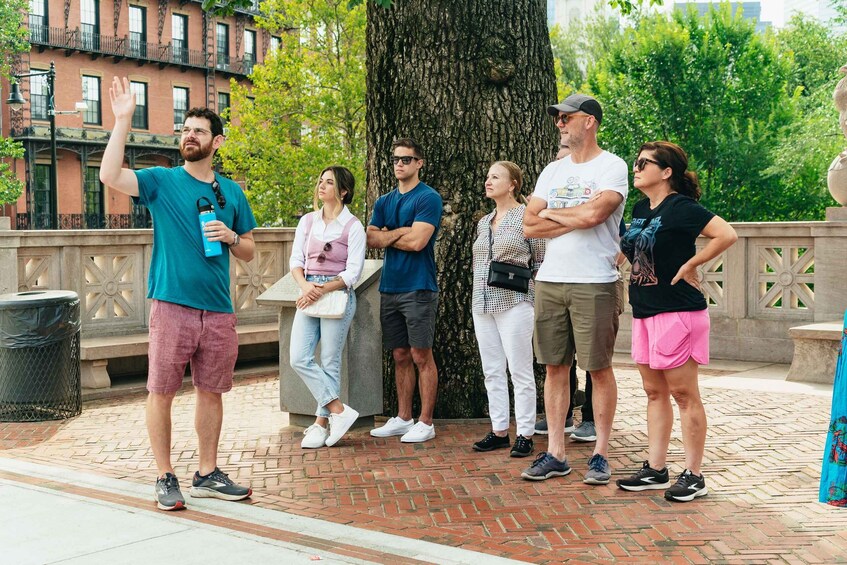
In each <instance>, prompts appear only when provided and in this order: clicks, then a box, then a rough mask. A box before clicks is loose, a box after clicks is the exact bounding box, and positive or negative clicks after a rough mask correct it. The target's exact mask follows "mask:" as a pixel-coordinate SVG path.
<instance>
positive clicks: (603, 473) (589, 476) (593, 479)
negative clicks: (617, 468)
mask: <svg viewBox="0 0 847 565" xmlns="http://www.w3.org/2000/svg"><path fill="white" fill-rule="evenodd" d="M611 478H612V468H611V467H609V462H608V461H606V458H605V457H603V456H602V455H600V454H599V453H595V454H594V455H592V456H591V459H589V460H588V472H587V473H585V478H584V479H582V482H584V483H585V484H587V485H607V484H609V479H611Z"/></svg>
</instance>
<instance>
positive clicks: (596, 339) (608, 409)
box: [521, 94, 628, 484]
mask: <svg viewBox="0 0 847 565" xmlns="http://www.w3.org/2000/svg"><path fill="white" fill-rule="evenodd" d="M547 112H548V113H549V114H550V115H551V116H553V118H554V119H555V121H556V125H557V126H558V128H559V133H560V134H561V139H562V143H564V144H566V145H568V147H569V148H570V150H571V154H570V155H568V156H567V157H564V158H563V159H561V160H558V161H554V162H552V163H550V164H549V165H547V167H546V168H545V169H544V171H542V173H541V176H540V177H539V178H538V182H537V183H536V187H535V192H534V193H533V196H532V200H531V201H530V203H529V206H528V207H527V210H526V214H525V217H524V233H525V235H526V237H544V238H548V239H549V241H548V243H547V255H546V256H545V258H544V263H543V264H542V265H541V269H540V270H539V271H538V275H537V276H536V286H535V338H534V339H535V343H534V345H535V355H536V358H537V359H538V362H539V363H542V364H545V365H546V366H547V377H546V380H545V385H544V405H545V407H546V413H547V414H546V415H547V426H548V429H549V443H548V451H547V452H544V453H541V454H540V455H539V456H538V458H537V459H536V460H535V461H534V462H533V464H532V465H531V466H530V467H529V468H528V469H526V470H525V471H524V472H523V473H522V474H521V476H522V477H523V478H525V479H528V480H544V479H549V478H551V477H556V476H564V475H567V474H568V473H570V472H571V468H570V465H568V461H567V458H566V454H565V434H564V429H565V416H566V414H567V411H568V405H569V403H570V395H569V382H568V381H569V372H570V367H571V363H572V362H573V358H574V354H576V359H577V364H578V365H579V366H580V368H582V369H583V370H585V371H590V372H591V377H592V385H593V393H594V398H593V407H594V420H595V424H596V437H597V440H596V444H595V448H594V453H593V455H592V457H591V458H590V459H589V461H588V471H587V472H586V474H585V478H584V480H583V482H585V483H587V484H607V483H608V482H609V479H610V478H611V467H610V466H609V462H608V448H609V435H610V433H611V430H612V420H613V418H614V414H615V408H616V405H617V385H616V383H615V375H614V373H613V371H612V354H613V352H614V346H615V338H616V336H617V332H618V314H619V310H618V302H617V292H616V288H615V285H616V281H617V280H618V272H617V269H616V268H615V258H616V256H617V254H618V251H619V245H620V235H619V225H620V221H621V217H622V215H623V208H624V202H625V201H626V195H627V187H628V170H627V166H626V163H624V161H623V160H622V159H620V158H619V157H616V156H615V155H613V154H611V153H609V152H608V151H604V150H603V149H601V148H600V146H599V145H598V144H597V129H598V127H599V126H600V122H601V121H602V120H603V110H602V108H601V107H600V104H599V102H597V100H595V99H594V98H592V97H590V96H586V95H584V94H572V95H571V96H568V97H567V98H566V99H565V100H564V101H563V102H562V103H561V104H556V105H554V106H550V107H549V108H547Z"/></svg>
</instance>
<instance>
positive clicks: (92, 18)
mask: <svg viewBox="0 0 847 565" xmlns="http://www.w3.org/2000/svg"><path fill="white" fill-rule="evenodd" d="M79 5H80V24H79V29H80V31H81V32H82V47H83V49H89V50H94V51H96V50H98V49H100V0H80V4H79Z"/></svg>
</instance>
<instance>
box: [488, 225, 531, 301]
mask: <svg viewBox="0 0 847 565" xmlns="http://www.w3.org/2000/svg"><path fill="white" fill-rule="evenodd" d="M492 232H493V230H492V229H491V224H490V223H489V224H488V260H489V261H490V263H491V265H490V266H489V267H488V286H494V287H497V288H505V289H507V290H514V291H515V292H522V293H524V294H527V293H528V292H529V279H531V278H532V269H531V268H530V267H524V266H522V265H513V264H511V263H503V262H502V261H494V260H493V259H494V236H493V235H492ZM529 251H530V259H529V264H530V265H532V246H530V249H529Z"/></svg>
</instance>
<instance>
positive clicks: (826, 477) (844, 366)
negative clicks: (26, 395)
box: [820, 312, 847, 507]
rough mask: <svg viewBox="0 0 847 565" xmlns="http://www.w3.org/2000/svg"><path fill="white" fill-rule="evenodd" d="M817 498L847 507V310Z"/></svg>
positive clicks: (833, 504)
mask: <svg viewBox="0 0 847 565" xmlns="http://www.w3.org/2000/svg"><path fill="white" fill-rule="evenodd" d="M820 501H821V502H826V503H827V504H831V505H832V506H841V507H847V312H844V329H843V330H842V332H841V351H840V352H839V353H838V364H837V365H836V366H835V382H834V383H833V384H832V411H831V412H830V422H829V431H828V433H827V436H826V449H825V450H824V452H823V469H822V470H821V489H820Z"/></svg>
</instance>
